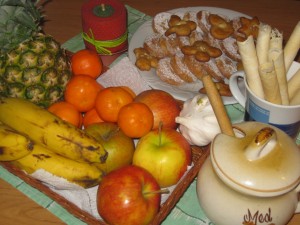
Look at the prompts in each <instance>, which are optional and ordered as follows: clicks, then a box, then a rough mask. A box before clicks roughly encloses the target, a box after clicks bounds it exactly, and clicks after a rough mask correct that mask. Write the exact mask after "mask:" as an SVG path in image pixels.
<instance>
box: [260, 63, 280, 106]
mask: <svg viewBox="0 0 300 225" xmlns="http://www.w3.org/2000/svg"><path fill="white" fill-rule="evenodd" d="M259 73H260V77H261V81H262V85H263V88H264V93H265V100H267V101H269V102H272V103H274V104H281V97H280V91H279V85H278V80H277V76H276V72H275V68H274V65H273V63H271V62H267V63H264V64H262V65H260V67H259Z"/></svg>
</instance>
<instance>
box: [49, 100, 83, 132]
mask: <svg viewBox="0 0 300 225" xmlns="http://www.w3.org/2000/svg"><path fill="white" fill-rule="evenodd" d="M48 111H49V112H51V113H53V114H54V115H56V116H58V117H59V118H61V119H62V120H64V121H67V122H68V123H71V124H73V125H74V126H76V127H78V128H81V126H82V120H83V119H82V114H81V112H79V111H78V110H77V109H76V107H75V106H73V105H72V104H71V103H68V102H66V101H60V102H55V103H53V104H51V105H50V106H49V107H48Z"/></svg>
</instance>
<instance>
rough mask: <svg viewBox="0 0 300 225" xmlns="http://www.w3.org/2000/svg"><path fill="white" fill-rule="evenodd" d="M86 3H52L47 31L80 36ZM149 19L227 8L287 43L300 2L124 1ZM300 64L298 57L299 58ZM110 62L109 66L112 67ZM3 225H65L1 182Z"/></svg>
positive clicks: (299, 218) (295, 221)
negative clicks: (203, 8) (267, 27)
mask: <svg viewBox="0 0 300 225" xmlns="http://www.w3.org/2000/svg"><path fill="white" fill-rule="evenodd" d="M84 2H85V1H84V0H64V1H49V2H48V3H47V4H46V5H45V8H44V9H45V14H46V17H45V19H46V22H45V24H44V31H45V32H46V33H49V34H51V35H52V36H54V37H55V38H56V40H58V41H59V42H60V43H64V42H65V41H67V40H68V39H70V38H72V37H73V36H75V35H77V34H78V33H79V32H80V31H81V12H80V9H81V5H82V3H84ZM122 2H124V3H125V4H128V5H130V6H131V7H134V8H136V9H138V10H140V11H142V12H144V13H146V14H148V15H150V16H154V15H155V14H156V13H158V12H162V11H166V10H170V9H174V8H181V7H190V6H212V7H220V8H227V9H231V10H235V11H239V12H242V13H245V14H247V15H250V16H258V18H259V19H260V20H261V21H264V22H265V23H268V24H270V25H272V26H273V27H276V28H278V29H279V30H280V31H282V32H283V34H284V38H285V39H286V40H287V39H288V37H289V36H290V34H291V32H292V30H293V28H294V26H295V25H296V23H297V22H298V21H299V19H300V16H299V11H300V1H297V0H288V1H286V0H251V1H239V0H226V1H224V0H197V1H196V0H176V1H174V0H163V1H161V0H148V1H142V0H122ZM297 59H298V61H299V56H298V58H297ZM109 62H110V61H109V60H108V61H107V62H106V64H109ZM0 199H1V201H0V202H1V203H0V224H1V225H2V224H3V225H15V224H22V225H35V224H43V225H47V224H49V225H50V224H52V225H61V224H64V223H63V222H62V221H61V220H60V219H58V218H57V217H55V216H54V215H53V214H51V213H50V212H49V211H47V210H46V209H44V208H43V207H41V206H39V205H37V204H36V203H35V202H33V201H32V200H31V199H29V198H27V197H26V196H25V195H24V194H23V193H21V192H19V191H18V190H16V189H15V188H13V187H12V186H11V185H9V184H8V183H6V182H5V181H3V180H1V179H0ZM299 224H300V214H297V215H295V216H294V217H293V218H292V220H291V221H290V222H289V224H288V225H299Z"/></svg>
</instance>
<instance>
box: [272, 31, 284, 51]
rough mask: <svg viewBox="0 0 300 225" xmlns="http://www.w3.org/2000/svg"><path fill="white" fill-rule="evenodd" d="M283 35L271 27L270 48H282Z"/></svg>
mask: <svg viewBox="0 0 300 225" xmlns="http://www.w3.org/2000/svg"><path fill="white" fill-rule="evenodd" d="M282 44H283V35H282V33H281V32H279V30H277V29H272V31H271V37H270V46H269V48H270V49H283V46H282Z"/></svg>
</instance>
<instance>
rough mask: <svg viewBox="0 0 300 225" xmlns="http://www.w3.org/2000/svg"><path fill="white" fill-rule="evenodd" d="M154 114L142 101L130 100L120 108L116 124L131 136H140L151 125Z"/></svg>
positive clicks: (150, 127) (146, 131) (145, 132)
mask: <svg viewBox="0 0 300 225" xmlns="http://www.w3.org/2000/svg"><path fill="white" fill-rule="evenodd" d="M153 123H154V116H153V113H152V111H151V109H150V108H149V107H148V106H147V105H146V104H144V103H141V102H131V103H129V104H127V105H125V106H123V107H122V108H121V109H120V112H119V115H118V126H119V127H120V129H121V130H122V131H123V132H124V133H125V134H126V135H127V136H129V137H131V138H140V137H142V136H144V135H145V134H147V133H148V132H149V131H150V130H151V129H152V127H153Z"/></svg>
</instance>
